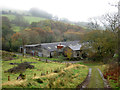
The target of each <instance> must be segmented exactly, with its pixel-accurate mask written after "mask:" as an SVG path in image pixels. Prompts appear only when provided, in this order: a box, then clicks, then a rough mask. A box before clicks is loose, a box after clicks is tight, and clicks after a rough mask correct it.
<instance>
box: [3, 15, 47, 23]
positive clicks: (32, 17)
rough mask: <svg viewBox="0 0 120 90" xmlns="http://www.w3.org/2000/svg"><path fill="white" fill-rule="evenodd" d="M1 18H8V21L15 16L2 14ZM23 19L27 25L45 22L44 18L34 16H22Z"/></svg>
mask: <svg viewBox="0 0 120 90" xmlns="http://www.w3.org/2000/svg"><path fill="white" fill-rule="evenodd" d="M2 16H6V17H8V19H10V21H11V20H14V19H15V15H10V14H2ZM23 17H24V19H25V20H26V21H27V22H29V24H31V23H32V22H39V21H42V20H46V18H41V17H34V16H23Z"/></svg>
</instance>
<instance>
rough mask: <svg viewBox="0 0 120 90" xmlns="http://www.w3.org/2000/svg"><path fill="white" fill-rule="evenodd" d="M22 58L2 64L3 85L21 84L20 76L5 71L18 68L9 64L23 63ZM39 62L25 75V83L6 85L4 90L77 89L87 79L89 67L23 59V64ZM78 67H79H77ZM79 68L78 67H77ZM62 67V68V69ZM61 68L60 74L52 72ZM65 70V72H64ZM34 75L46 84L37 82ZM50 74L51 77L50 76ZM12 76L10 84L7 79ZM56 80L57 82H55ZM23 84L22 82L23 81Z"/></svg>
mask: <svg viewBox="0 0 120 90" xmlns="http://www.w3.org/2000/svg"><path fill="white" fill-rule="evenodd" d="M21 58H22V57H19V58H18V59H15V60H11V61H3V62H2V67H3V68H2V76H3V78H2V81H3V82H2V83H15V82H16V83H20V81H16V78H17V76H18V75H19V73H18V74H10V73H4V71H6V70H8V69H10V68H12V67H14V66H16V65H10V64H9V63H21ZM25 61H27V62H37V63H32V64H31V65H34V66H35V68H34V69H27V70H26V71H25V72H24V74H26V78H27V79H26V80H27V81H25V82H24V83H21V84H20V85H9V86H8V85H4V86H3V88H5V87H7V88H9V87H11V88H12V87H14V88H17V87H18V88H19V87H24V88H32V87H33V88H50V85H52V88H58V87H60V88H62V87H63V88H67V87H71V88H75V87H76V86H77V85H78V84H80V83H81V82H82V81H83V80H84V79H85V78H86V75H87V73H88V67H86V66H80V64H73V66H75V67H72V66H66V64H60V63H45V62H41V61H38V60H36V59H35V58H30V57H29V58H23V62H25ZM77 65H78V66H77ZM76 66H77V67H76ZM60 67H61V68H60ZM58 68H60V72H59V73H53V72H51V70H52V71H53V70H56V69H57V70H58ZM65 68H66V69H65ZM63 69H64V70H63ZM46 71H48V76H43V77H40V75H41V73H45V74H46ZM34 73H36V77H38V79H42V80H43V81H44V83H38V82H36V80H37V79H33V76H34ZM49 74H50V75H49ZM9 75H10V78H11V81H10V82H8V81H7V78H8V76H9ZM53 79H55V80H53ZM21 82H22V81H21Z"/></svg>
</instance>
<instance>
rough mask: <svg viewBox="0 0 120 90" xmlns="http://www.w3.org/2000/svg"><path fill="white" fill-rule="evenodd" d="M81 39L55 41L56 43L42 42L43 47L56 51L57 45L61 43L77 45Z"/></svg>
mask: <svg viewBox="0 0 120 90" xmlns="http://www.w3.org/2000/svg"><path fill="white" fill-rule="evenodd" d="M78 43H79V41H68V42H54V43H43V44H41V47H43V48H45V49H47V50H48V51H50V52H51V51H56V50H57V45H59V44H61V45H63V46H64V47H66V46H69V45H77V44H78Z"/></svg>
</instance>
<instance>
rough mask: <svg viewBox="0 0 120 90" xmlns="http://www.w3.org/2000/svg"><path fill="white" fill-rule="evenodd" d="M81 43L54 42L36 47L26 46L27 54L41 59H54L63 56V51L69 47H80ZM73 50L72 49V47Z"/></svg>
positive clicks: (36, 45)
mask: <svg viewBox="0 0 120 90" xmlns="http://www.w3.org/2000/svg"><path fill="white" fill-rule="evenodd" d="M78 43H79V41H68V42H54V43H41V44H34V45H25V46H24V47H25V49H24V51H25V53H28V54H32V55H35V56H40V57H42V56H43V57H54V56H57V55H60V54H63V50H64V48H65V47H67V46H75V45H78ZM71 48H72V47H71Z"/></svg>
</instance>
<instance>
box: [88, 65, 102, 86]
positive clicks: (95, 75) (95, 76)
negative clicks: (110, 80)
mask: <svg viewBox="0 0 120 90" xmlns="http://www.w3.org/2000/svg"><path fill="white" fill-rule="evenodd" d="M87 88H104V81H103V79H102V78H101V76H100V73H99V71H98V70H97V68H94V67H93V68H92V74H91V78H90V82H89V83H88V85H87Z"/></svg>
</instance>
